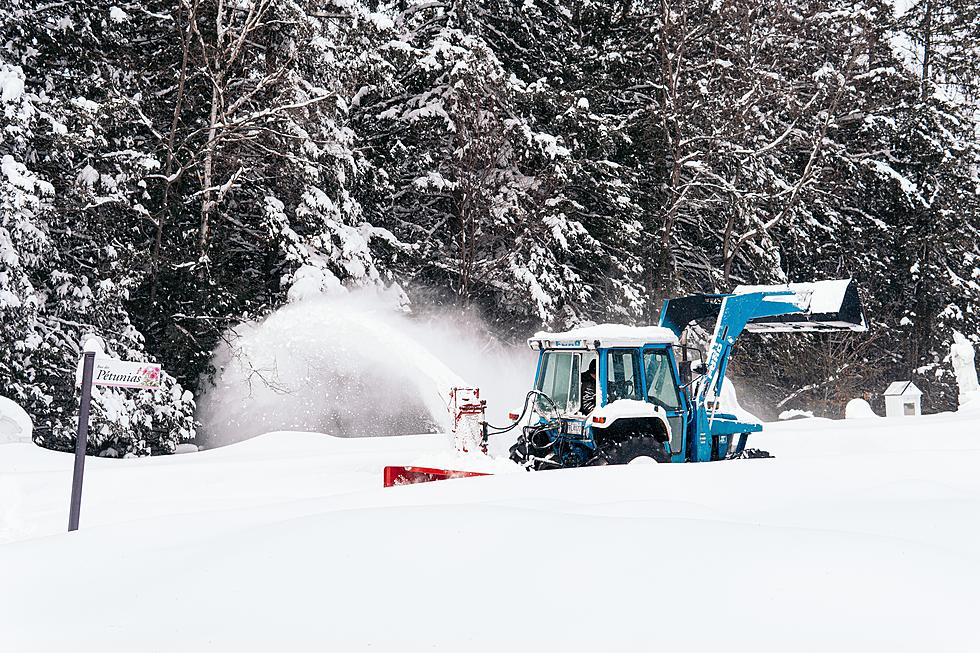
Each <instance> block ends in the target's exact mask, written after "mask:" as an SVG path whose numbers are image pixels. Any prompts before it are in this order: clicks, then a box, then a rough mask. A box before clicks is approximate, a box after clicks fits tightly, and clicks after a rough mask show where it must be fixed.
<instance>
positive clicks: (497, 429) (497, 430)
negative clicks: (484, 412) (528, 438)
mask: <svg viewBox="0 0 980 653" xmlns="http://www.w3.org/2000/svg"><path fill="white" fill-rule="evenodd" d="M535 395H537V396H540V397H544V398H545V399H546V400H547V401H548V403H550V404H551V408H552V410H553V411H554V412H555V414H557V413H558V404H556V403H555V400H554V399H552V398H551V397H549V396H548V395H546V394H545V393H543V392H539V391H537V390H531V391H530V392H528V393H527V396H526V397H524V408H523V409H522V410H521V415H520V417H518V418H517V419H516V420H515V421H514V423H513V424H511V425H510V426H493V425H492V424H490V423H489V422H485V424H486V427H487V435H500V434H502V433H507V432H508V431H512V430H514V427H516V426H517V425H518V424H520V423H521V422H523V421H524V416H525V415H527V411H528V409H529V408H530V407H531V399H532V397H534V396H535ZM552 421H553V420H552ZM491 429H492V430H491Z"/></svg>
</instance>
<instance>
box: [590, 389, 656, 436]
mask: <svg viewBox="0 0 980 653" xmlns="http://www.w3.org/2000/svg"><path fill="white" fill-rule="evenodd" d="M626 420H630V421H632V422H634V423H635V422H636V421H639V420H643V421H646V420H656V421H657V422H659V423H660V425H662V426H663V430H664V434H665V435H666V437H667V440H668V441H669V440H670V423H669V422H668V421H667V412H666V411H665V410H664V409H663V408H661V407H660V406H656V405H654V404H651V403H647V402H645V401H636V400H635V399H617V400H616V401H613V402H610V403H608V404H606V405H605V406H600V407H598V408H596V409H595V410H593V411H592V412H591V413H590V414H589V426H591V427H592V428H593V429H596V430H597V435H598V433H601V432H602V430H606V429H609V428H610V427H611V426H614V425H615V424H616V423H617V422H623V421H626Z"/></svg>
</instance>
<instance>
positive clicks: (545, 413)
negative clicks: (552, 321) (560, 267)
mask: <svg viewBox="0 0 980 653" xmlns="http://www.w3.org/2000/svg"><path fill="white" fill-rule="evenodd" d="M709 319H714V332H713V334H712V336H711V339H710V340H709V341H708V345H707V351H705V352H702V351H701V350H699V349H696V348H693V347H688V346H686V345H683V344H681V342H682V339H683V336H684V332H685V330H686V329H687V328H688V326H689V325H690V324H691V323H692V322H699V321H701V320H709ZM866 328H867V327H866V325H865V320H864V315H863V312H862V309H861V303H860V299H859V297H858V291H857V285H856V283H855V282H853V281H851V280H840V281H837V280H834V281H820V282H814V283H807V284H789V285H785V286H753V287H749V286H740V287H738V288H736V289H735V291H734V292H733V293H731V294H701V295H691V296H688V297H681V298H677V299H670V300H667V301H666V302H665V303H664V306H663V310H662V311H661V314H660V323H659V325H658V326H650V327H628V326H623V325H611V324H603V325H598V326H592V327H584V328H579V329H574V330H571V331H566V332H563V333H538V334H537V335H535V336H534V337H533V338H531V339H529V340H528V344H529V346H530V347H531V348H532V349H536V350H538V351H539V352H540V354H539V357H538V364H537V372H536V374H535V382H534V389H533V390H532V391H531V392H530V393H528V397H527V401H526V402H525V405H524V411H523V412H522V413H521V414H520V415H517V414H511V418H512V419H514V420H515V421H516V423H518V424H525V426H524V427H523V431H522V433H521V435H520V436H519V437H518V440H517V442H516V444H514V446H513V447H511V450H510V454H511V458H512V459H513V460H515V461H516V462H518V463H521V464H523V465H525V466H527V467H528V468H529V469H535V470H540V469H556V468H566V467H582V466H587V465H608V464H625V463H629V462H631V461H633V460H635V459H637V458H643V457H645V458H649V459H652V460H654V461H656V462H663V463H666V462H702V461H709V460H723V459H729V458H739V457H755V456H768V454H766V453H765V452H760V451H757V450H752V449H747V448H746V441H747V439H748V435H749V434H750V433H754V432H757V431H761V430H762V425H761V424H758V423H755V422H749V421H741V420H739V419H738V418H737V417H736V416H735V415H733V414H730V413H726V412H724V411H723V410H722V408H721V406H720V401H719V398H720V396H721V391H722V384H723V383H724V380H725V370H726V368H727V367H728V361H729V357H730V354H731V351H732V345H733V344H734V343H735V340H736V338H738V336H739V335H740V334H741V333H742V331H745V330H748V331H751V332H763V333H780V332H805V331H839V330H850V331H864V330H866ZM525 418H526V419H525Z"/></svg>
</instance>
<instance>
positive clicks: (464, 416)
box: [384, 388, 487, 487]
mask: <svg viewBox="0 0 980 653" xmlns="http://www.w3.org/2000/svg"><path fill="white" fill-rule="evenodd" d="M447 408H448V410H449V418H450V419H451V420H452V424H453V447H454V448H455V449H456V451H458V452H459V453H471V452H476V451H479V452H481V453H484V454H485V453H487V429H486V419H485V417H484V413H485V412H486V408H487V402H486V401H484V400H483V399H480V389H479V388H451V389H450V390H449V404H448V406H447ZM470 476H487V474H484V473H481V472H464V471H460V470H455V469H437V468H435V467H403V466H396V465H391V466H388V467H385V479H384V480H385V487H393V486H395V485H412V484H414V483H428V482H429V481H442V480H446V479H450V478H467V477H470Z"/></svg>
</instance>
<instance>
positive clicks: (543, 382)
mask: <svg viewBox="0 0 980 653" xmlns="http://www.w3.org/2000/svg"><path fill="white" fill-rule="evenodd" d="M581 364H582V355H581V353H579V352H572V351H547V352H545V353H544V354H543V355H542V358H541V369H540V371H539V372H538V383H537V386H536V387H535V390H537V391H538V392H542V393H544V394H546V395H548V396H549V397H550V398H551V400H552V401H554V402H555V406H554V407H552V406H551V404H550V402H548V401H547V400H545V399H542V398H541V397H538V399H537V401H536V402H535V404H536V405H537V407H538V412H539V413H542V414H544V415H547V414H549V413H552V412H553V411H554V410H555V408H557V410H558V411H559V412H562V413H571V412H574V411H576V410H578V406H579V385H580V383H581V378H580V371H579V370H580V369H581Z"/></svg>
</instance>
